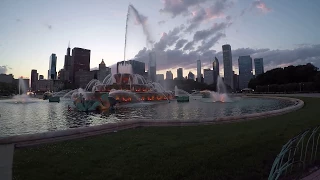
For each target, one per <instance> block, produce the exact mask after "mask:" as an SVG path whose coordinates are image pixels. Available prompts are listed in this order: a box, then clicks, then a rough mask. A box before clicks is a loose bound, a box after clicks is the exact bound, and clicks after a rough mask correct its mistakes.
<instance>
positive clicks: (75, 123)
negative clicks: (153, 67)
mask: <svg viewBox="0 0 320 180" xmlns="http://www.w3.org/2000/svg"><path fill="white" fill-rule="evenodd" d="M232 100H233V102H230V103H221V102H215V103H214V102H212V101H211V100H210V99H206V98H201V99H190V102H188V103H178V102H177V101H171V102H170V103H168V102H161V103H146V102H144V103H136V104H127V105H121V106H119V107H117V108H116V110H115V111H114V112H109V113H94V112H90V113H83V112H77V111H68V108H67V107H68V105H70V106H72V104H73V103H72V102H71V101H69V100H62V101H61V102H60V103H49V102H48V101H44V100H40V99H32V100H31V101H29V102H28V103H15V101H14V100H12V99H10V100H0V115H1V117H0V137H4V136H12V135H21V134H33V133H39V132H46V131H55V130H63V129H68V128H77V127H85V126H94V125H100V124H106V123H116V122H119V121H130V119H164V120H172V121H174V120H183V119H200V118H209V117H212V118H216V117H224V116H235V115H241V114H251V113H257V112H263V111H271V110H276V109H281V108H285V107H287V106H290V105H292V104H293V103H292V102H290V101H287V100H278V99H268V98H240V97H234V98H233V99H232Z"/></svg>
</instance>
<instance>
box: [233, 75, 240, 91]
mask: <svg viewBox="0 0 320 180" xmlns="http://www.w3.org/2000/svg"><path fill="white" fill-rule="evenodd" d="M233 88H234V90H238V89H239V75H238V74H234V72H233Z"/></svg>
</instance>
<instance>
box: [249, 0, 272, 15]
mask: <svg viewBox="0 0 320 180" xmlns="http://www.w3.org/2000/svg"><path fill="white" fill-rule="evenodd" d="M252 6H253V7H255V8H257V9H259V10H260V11H262V12H263V13H267V12H270V11H271V8H269V7H267V5H266V4H265V3H264V2H262V1H261V0H255V1H253V2H252Z"/></svg>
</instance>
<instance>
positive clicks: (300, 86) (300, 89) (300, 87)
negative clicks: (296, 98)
mask: <svg viewBox="0 0 320 180" xmlns="http://www.w3.org/2000/svg"><path fill="white" fill-rule="evenodd" d="M299 84H300V92H301V83H299Z"/></svg>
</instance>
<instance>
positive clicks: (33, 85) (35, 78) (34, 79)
mask: <svg viewBox="0 0 320 180" xmlns="http://www.w3.org/2000/svg"><path fill="white" fill-rule="evenodd" d="M37 81H38V72H37V70H35V69H32V70H31V90H32V91H35V90H36V83H37Z"/></svg>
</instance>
